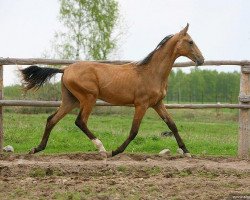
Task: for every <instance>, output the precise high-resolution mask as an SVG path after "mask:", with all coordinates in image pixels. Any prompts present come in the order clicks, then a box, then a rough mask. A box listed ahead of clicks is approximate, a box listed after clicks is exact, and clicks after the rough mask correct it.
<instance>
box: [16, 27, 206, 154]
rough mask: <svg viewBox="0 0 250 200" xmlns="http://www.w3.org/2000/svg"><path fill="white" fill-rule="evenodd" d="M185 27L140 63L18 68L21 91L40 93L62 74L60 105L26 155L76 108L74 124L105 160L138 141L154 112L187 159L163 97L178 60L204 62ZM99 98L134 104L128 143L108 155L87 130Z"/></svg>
mask: <svg viewBox="0 0 250 200" xmlns="http://www.w3.org/2000/svg"><path fill="white" fill-rule="evenodd" d="M188 27H189V24H187V25H186V27H185V28H183V29H182V30H181V31H180V32H178V33H176V34H174V35H168V36H166V37H165V38H164V39H163V40H162V41H161V42H160V43H159V44H158V45H157V47H156V48H155V49H154V50H153V51H152V52H151V53H149V54H148V56H146V57H145V58H144V59H143V60H141V61H139V62H131V63H126V64H122V65H115V64H107V63H101V62H94V61H80V62H77V63H74V64H71V65H69V66H66V67H64V68H49V67H46V68H44V67H38V66H30V67H28V68H24V69H21V70H20V71H21V75H22V81H23V84H24V89H25V90H30V89H39V88H40V87H41V86H42V85H43V84H44V83H45V82H46V81H48V80H49V79H50V78H51V77H52V76H53V75H55V74H57V73H62V78H61V92H62V103H61V105H60V107H59V108H58V109H57V111H56V112H55V113H54V114H52V115H51V116H49V117H48V119H47V123H46V126H45V130H44V133H43V137H42V140H41V142H40V144H39V145H38V146H37V147H35V148H32V149H31V150H30V151H29V153H30V154H34V153H37V152H40V151H42V150H44V149H45V147H46V145H47V142H48V139H49V136H50V133H51V130H52V129H53V127H54V126H55V125H56V124H57V123H58V122H59V120H61V119H62V118H63V117H64V116H65V115H66V114H67V113H69V112H70V111H71V110H72V109H74V108H77V107H78V108H79V114H78V116H77V118H76V121H75V124H76V126H78V127H79V128H80V129H81V130H82V131H83V132H84V133H85V134H86V135H87V137H88V138H89V139H90V140H91V141H92V142H93V143H94V145H95V146H96V148H97V149H98V150H99V153H100V154H102V155H104V156H105V157H106V158H107V157H110V156H115V155H117V154H119V153H122V152H123V151H124V150H125V149H126V147H127V146H128V145H129V143H130V142H131V141H132V140H133V139H134V138H135V137H136V135H137V133H138V131H139V127H140V124H141V121H142V119H143V116H144V115H145V113H146V110H147V109H148V108H153V109H154V110H155V111H156V112H157V113H158V115H159V116H160V117H161V118H162V120H163V121H164V122H165V123H166V125H167V126H168V127H169V129H170V131H171V132H172V133H173V135H174V137H175V139H176V141H177V144H178V146H179V148H181V149H182V150H183V152H184V155H185V156H188V157H190V156H191V154H190V153H189V151H188V149H187V148H186V146H185V144H184V142H183V140H182V138H181V136H180V135H179V132H178V129H177V127H176V125H175V123H174V121H173V120H172V118H171V116H170V115H169V113H168V112H167V110H166V108H165V106H164V103H163V99H164V97H165V96H166V90H167V79H168V76H169V74H170V71H171V69H172V67H173V64H174V62H175V60H176V59H177V58H178V57H180V56H185V57H187V58H189V59H191V60H192V61H193V62H195V63H196V65H197V66H198V65H202V64H203V63H204V57H203V56H202V53H201V51H200V50H199V48H198V47H197V45H196V44H195V42H194V41H193V40H192V38H191V37H190V35H189V34H188V33H187V31H188ZM97 99H101V100H103V101H105V102H108V103H111V104H116V105H131V104H132V105H134V108H135V111H134V118H133V122H132V127H131V130H130V133H129V135H128V137H127V139H126V140H125V141H124V142H123V143H122V144H121V145H120V146H119V147H118V148H117V149H116V150H114V151H111V152H110V153H108V152H107V151H106V149H105V147H104V146H103V144H102V142H101V141H100V140H99V139H98V138H97V137H96V136H95V135H94V134H93V132H92V131H90V130H89V128H88V126H87V122H88V118H89V115H90V114H91V111H92V109H93V107H94V105H95V103H96V100H97Z"/></svg>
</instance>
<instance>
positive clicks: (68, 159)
mask: <svg viewBox="0 0 250 200" xmlns="http://www.w3.org/2000/svg"><path fill="white" fill-rule="evenodd" d="M0 199H3V200H4V199H112V200H113V199H250V161H249V160H240V159H237V158H213V157H210V158H204V157H202V158H201V157H193V158H182V157H179V156H177V157H171V156H166V157H160V156H158V155H142V154H140V155H138V154H122V155H118V156H116V157H113V158H109V159H108V160H107V161H104V160H102V159H101V157H100V156H99V155H98V154H94V153H90V154H65V155H53V156H45V155H32V156H31V155H2V156H0Z"/></svg>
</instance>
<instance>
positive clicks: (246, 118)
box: [0, 58, 250, 158]
mask: <svg viewBox="0 0 250 200" xmlns="http://www.w3.org/2000/svg"><path fill="white" fill-rule="evenodd" d="M75 62H79V60H55V59H43V58H28V59H22V58H0V153H1V152H2V147H3V139H4V138H3V135H4V133H3V107H4V106H37V107H58V106H59V105H60V101H30V100H3V65H33V64H44V65H69V64H72V63H75ZM94 62H100V63H109V64H116V65H121V64H126V63H131V62H134V61H129V60H124V61H123V60H113V61H112V60H111V61H108V60H103V61H94ZM224 65H237V66H240V67H241V83H240V93H239V104H166V105H165V106H166V107H167V108H169V109H173V108H174V109H208V108H217V109H220V108H230V109H240V113H239V140H238V156H239V157H241V158H249V157H250V60H242V61H232V60H217V61H214V60H210V61H205V63H204V64H203V66H224ZM191 66H195V63H194V62H181V63H175V64H174V67H191ZM96 105H97V106H119V105H112V104H109V103H106V102H97V103H96ZM127 106H132V105H127Z"/></svg>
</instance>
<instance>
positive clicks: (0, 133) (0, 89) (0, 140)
mask: <svg viewBox="0 0 250 200" xmlns="http://www.w3.org/2000/svg"><path fill="white" fill-rule="evenodd" d="M2 99H3V65H0V100H2ZM2 152H3V107H2V106H0V154H1V153H2Z"/></svg>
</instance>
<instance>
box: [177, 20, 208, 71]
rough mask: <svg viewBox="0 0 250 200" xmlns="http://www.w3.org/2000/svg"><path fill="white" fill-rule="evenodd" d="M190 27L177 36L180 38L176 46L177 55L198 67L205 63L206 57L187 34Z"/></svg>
mask: <svg viewBox="0 0 250 200" xmlns="http://www.w3.org/2000/svg"><path fill="white" fill-rule="evenodd" d="M188 26H189V24H187V26H186V27H185V28H184V29H183V30H181V31H180V32H179V33H177V34H176V35H177V36H178V41H177V44H176V54H177V55H178V56H186V57H188V58H190V59H191V60H192V61H194V62H195V63H196V65H197V66H199V65H202V64H203V63H204V57H203V56H202V53H201V51H200V50H199V48H198V47H197V46H196V44H195V42H194V41H193V40H192V38H191V37H190V35H189V34H188V33H187V31H188Z"/></svg>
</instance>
